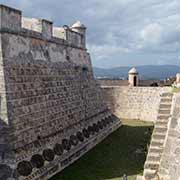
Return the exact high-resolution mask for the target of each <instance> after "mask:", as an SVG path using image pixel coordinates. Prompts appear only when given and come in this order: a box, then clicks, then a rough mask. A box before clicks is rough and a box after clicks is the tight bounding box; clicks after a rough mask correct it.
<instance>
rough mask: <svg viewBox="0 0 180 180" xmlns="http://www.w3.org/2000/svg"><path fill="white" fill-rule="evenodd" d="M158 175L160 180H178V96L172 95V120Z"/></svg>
mask: <svg viewBox="0 0 180 180" xmlns="http://www.w3.org/2000/svg"><path fill="white" fill-rule="evenodd" d="M159 173H160V176H161V180H180V94H179V93H177V94H174V98H173V107H172V118H171V121H170V122H169V125H168V135H167V140H166V144H165V147H164V152H163V155H162V159H161V163H160V169H159Z"/></svg>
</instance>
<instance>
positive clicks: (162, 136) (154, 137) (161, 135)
mask: <svg viewBox="0 0 180 180" xmlns="http://www.w3.org/2000/svg"><path fill="white" fill-rule="evenodd" d="M152 138H153V139H157V140H164V139H165V138H166V134H153V136H152Z"/></svg>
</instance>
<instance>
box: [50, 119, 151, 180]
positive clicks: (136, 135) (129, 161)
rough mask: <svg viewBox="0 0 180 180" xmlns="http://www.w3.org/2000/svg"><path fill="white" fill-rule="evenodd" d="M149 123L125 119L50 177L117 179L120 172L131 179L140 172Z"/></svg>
mask: <svg viewBox="0 0 180 180" xmlns="http://www.w3.org/2000/svg"><path fill="white" fill-rule="evenodd" d="M152 129H153V126H152V125H151V124H147V123H142V122H140V121H127V122H126V123H125V124H124V125H123V126H122V127H120V128H119V129H118V130H117V131H115V132H114V133H112V134H111V135H110V136H109V137H107V138H106V139H105V140H104V141H103V142H101V143H100V144H98V145H97V146H96V147H95V148H93V149H92V150H91V151H90V152H88V153H87V154H86V155H84V156H83V157H82V158H80V159H79V160H78V161H77V162H75V163H74V164H73V165H71V166H69V167H68V168H66V169H65V170H63V171H62V172H60V173H59V174H57V175H56V176H54V177H53V178H51V180H120V179H122V176H123V174H124V173H126V174H127V175H128V176H129V178H128V180H135V177H136V175H137V174H140V173H142V171H143V165H144V161H145V158H146V153H136V152H137V150H139V149H144V150H146V149H147V145H148V144H149V142H150V137H151V133H152Z"/></svg>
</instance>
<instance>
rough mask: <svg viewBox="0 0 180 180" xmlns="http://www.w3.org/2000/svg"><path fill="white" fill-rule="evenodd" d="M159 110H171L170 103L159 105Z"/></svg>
mask: <svg viewBox="0 0 180 180" xmlns="http://www.w3.org/2000/svg"><path fill="white" fill-rule="evenodd" d="M159 108H160V109H171V102H169V104H165V103H160V106H159Z"/></svg>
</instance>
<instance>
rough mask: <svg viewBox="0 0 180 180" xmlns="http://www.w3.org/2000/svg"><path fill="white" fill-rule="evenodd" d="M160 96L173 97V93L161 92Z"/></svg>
mask: <svg viewBox="0 0 180 180" xmlns="http://www.w3.org/2000/svg"><path fill="white" fill-rule="evenodd" d="M161 97H173V93H169V92H167V93H163V94H161Z"/></svg>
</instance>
